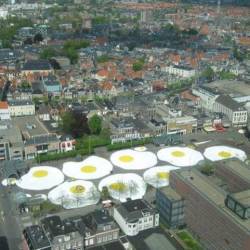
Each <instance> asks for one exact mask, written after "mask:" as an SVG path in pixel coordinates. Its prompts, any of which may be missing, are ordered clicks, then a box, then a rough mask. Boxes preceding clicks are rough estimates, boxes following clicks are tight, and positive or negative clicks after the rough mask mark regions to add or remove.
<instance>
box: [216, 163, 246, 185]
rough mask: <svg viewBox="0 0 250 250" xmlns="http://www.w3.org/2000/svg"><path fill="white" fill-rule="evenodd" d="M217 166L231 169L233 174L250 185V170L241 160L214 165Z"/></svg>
mask: <svg viewBox="0 0 250 250" xmlns="http://www.w3.org/2000/svg"><path fill="white" fill-rule="evenodd" d="M214 164H215V166H218V167H220V166H223V167H224V168H228V169H230V171H231V172H233V173H234V174H236V175H238V176H239V177H241V178H242V179H244V180H245V181H247V182H248V183H250V169H249V168H248V167H247V165H246V164H245V163H244V162H242V161H241V160H239V159H228V160H223V161H218V162H216V163H214Z"/></svg>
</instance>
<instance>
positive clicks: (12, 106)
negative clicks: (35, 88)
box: [9, 100, 35, 117]
mask: <svg viewBox="0 0 250 250" xmlns="http://www.w3.org/2000/svg"><path fill="white" fill-rule="evenodd" d="M9 110H10V115H11V116H13V117H17V116H29V115H35V104H34V103H32V101H30V100H11V101H9Z"/></svg>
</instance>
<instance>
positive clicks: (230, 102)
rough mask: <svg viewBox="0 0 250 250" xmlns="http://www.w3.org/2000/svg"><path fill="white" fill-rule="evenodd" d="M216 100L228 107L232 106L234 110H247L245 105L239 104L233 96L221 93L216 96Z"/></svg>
mask: <svg viewBox="0 0 250 250" xmlns="http://www.w3.org/2000/svg"><path fill="white" fill-rule="evenodd" d="M215 101H216V102H218V103H220V104H222V105H224V106H225V107H227V108H230V109H231V110H233V111H238V110H246V109H245V108H244V107H243V105H241V104H239V103H238V102H236V101H235V100H234V99H233V98H232V97H230V96H229V95H220V96H218V97H217V98H216V100H215Z"/></svg>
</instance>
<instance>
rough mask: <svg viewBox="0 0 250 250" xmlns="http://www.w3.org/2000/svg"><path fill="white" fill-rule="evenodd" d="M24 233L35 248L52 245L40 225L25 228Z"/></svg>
mask: <svg viewBox="0 0 250 250" xmlns="http://www.w3.org/2000/svg"><path fill="white" fill-rule="evenodd" d="M24 235H25V236H26V237H27V238H28V239H29V242H30V243H31V245H32V246H33V249H43V248H45V247H50V242H49V239H48V238H47V236H46V235H45V233H44V231H43V229H42V228H41V227H40V226H38V225H32V226H29V227H26V228H25V229H24Z"/></svg>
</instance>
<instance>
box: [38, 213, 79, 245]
mask: <svg viewBox="0 0 250 250" xmlns="http://www.w3.org/2000/svg"><path fill="white" fill-rule="evenodd" d="M41 225H42V228H43V230H44V231H45V234H46V236H47V237H48V238H49V241H50V244H51V250H57V249H78V250H83V249H84V244H83V232H84V225H83V224H82V222H81V221H80V220H79V221H72V220H71V221H70V220H67V221H63V220H61V218H60V217H59V216H57V215H54V216H49V217H45V218H43V219H42V220H41Z"/></svg>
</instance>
